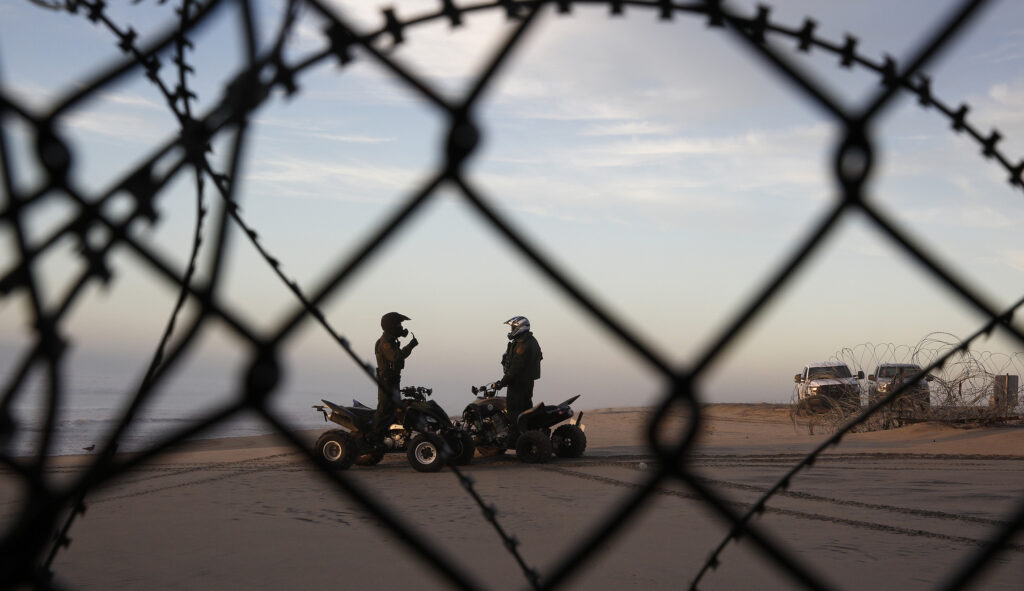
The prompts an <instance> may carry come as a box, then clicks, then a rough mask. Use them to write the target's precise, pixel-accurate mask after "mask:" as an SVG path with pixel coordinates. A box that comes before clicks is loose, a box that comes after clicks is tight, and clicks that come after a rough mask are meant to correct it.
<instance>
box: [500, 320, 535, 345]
mask: <svg viewBox="0 0 1024 591" xmlns="http://www.w3.org/2000/svg"><path fill="white" fill-rule="evenodd" d="M504 323H505V324H507V325H509V326H511V327H512V330H510V331H509V332H508V338H509V340H512V339H514V338H516V337H517V336H519V335H521V334H523V333H524V332H529V331H530V321H529V320H527V319H526V316H513V317H511V318H509V319H508V320H506V321H505V322H504Z"/></svg>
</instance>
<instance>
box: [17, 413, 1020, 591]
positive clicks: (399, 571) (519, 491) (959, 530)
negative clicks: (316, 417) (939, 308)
mask: <svg viewBox="0 0 1024 591" xmlns="http://www.w3.org/2000/svg"><path fill="white" fill-rule="evenodd" d="M649 417H650V409H643V408H619V409H599V410H590V411H585V414H584V420H583V422H584V424H586V434H587V438H588V447H587V451H586V453H585V454H584V455H583V457H581V458H579V459H572V460H568V459H559V458H554V459H553V460H552V461H551V462H550V463H547V464H542V465H529V464H523V463H520V462H519V461H517V460H516V458H515V454H514V453H512V454H509V455H506V456H499V457H494V458H479V457H477V458H476V459H475V460H474V462H473V463H472V464H471V465H469V466H467V467H465V468H464V469H463V473H464V474H466V475H468V476H469V477H471V478H472V480H473V481H474V483H475V484H474V490H475V491H476V492H477V493H478V494H479V495H480V497H481V498H482V499H484V501H485V502H486V503H488V504H491V505H493V506H495V507H496V508H497V520H498V522H499V523H500V525H501V527H502V528H504V529H505V530H506V531H507V532H508V533H509V534H510V535H512V536H514V537H515V538H517V539H518V540H519V541H520V542H521V544H520V546H519V549H520V552H521V554H522V557H523V559H524V561H525V562H526V564H527V565H529V566H530V567H532V568H535V569H537V570H538V571H539V573H540V575H541V577H542V579H543V578H544V577H545V576H547V575H548V574H549V573H550V572H551V571H552V569H554V568H556V567H557V566H558V565H559V564H560V563H561V562H562V561H563V560H564V559H565V557H566V556H567V555H568V553H569V552H570V550H571V549H572V548H573V547H574V546H575V545H576V544H578V543H579V540H580V538H581V537H584V536H586V535H588V534H589V533H590V532H591V531H593V529H594V528H595V527H597V526H598V525H599V524H600V523H602V521H603V520H604V519H605V518H606V516H607V515H608V514H609V513H610V512H612V511H613V510H615V509H616V508H617V507H618V506H619V505H620V504H621V503H623V502H624V500H625V499H626V498H627V497H628V496H630V495H632V494H635V492H636V490H637V489H638V486H640V485H641V484H642V483H643V482H644V481H645V480H646V479H648V478H650V476H651V474H652V466H653V465H654V462H653V461H652V458H653V455H652V453H651V451H650V448H649V447H648V445H647V435H646V424H647V421H648V420H649ZM704 417H705V420H704V422H703V423H702V426H701V429H700V436H699V439H698V441H697V443H696V445H695V447H694V450H693V453H692V454H691V460H690V461H691V466H692V469H693V471H694V472H695V473H696V474H697V475H698V476H699V479H700V482H701V483H702V484H703V485H704V486H706V487H708V488H710V489H712V490H713V491H715V493H716V494H718V495H720V496H721V497H722V498H723V500H725V501H726V502H727V503H728V504H729V506H731V507H733V508H734V509H735V510H737V511H742V510H745V508H746V507H747V506H749V504H750V503H752V502H754V501H755V500H756V499H757V498H758V497H759V496H760V494H761V493H762V491H763V490H765V489H766V488H767V487H769V486H771V485H772V484H774V483H775V482H776V481H777V480H778V479H779V478H780V477H781V476H782V475H783V474H785V473H786V472H787V471H788V470H789V469H790V467H791V466H793V465H794V464H795V463H796V462H798V461H799V460H800V459H801V458H802V457H803V456H804V455H805V454H807V453H808V452H809V451H810V450H811V449H813V448H814V447H815V445H817V444H818V443H820V442H821V441H823V440H824V439H825V438H826V437H827V433H824V432H822V429H820V428H817V429H815V431H814V433H813V434H812V433H810V429H809V428H808V427H807V425H805V424H794V423H793V422H792V420H791V419H790V415H789V411H788V408H787V407H783V406H776V405H768V404H722V405H711V406H708V407H707V408H706V412H705V415H704ZM685 424H686V421H685V418H684V417H673V418H672V419H671V420H669V421H667V422H666V425H665V427H666V429H664V433H663V436H664V437H665V438H671V437H673V436H676V437H677V436H678V433H679V431H680V429H681V428H682V426H683V425H685ZM322 430H323V429H316V430H310V431H303V432H301V433H300V436H301V437H302V439H303V440H304V441H309V442H312V441H313V440H314V439H315V437H316V436H317V435H318V434H319V433H320V432H321V431H322ZM91 459H92V457H91V456H88V455H83V456H67V457H62V458H59V461H57V462H56V464H57V466H56V467H55V468H54V469H53V471H52V472H53V477H54V478H66V477H69V476H74V475H75V474H77V473H80V471H81V469H82V466H83V465H84V464H86V463H87V462H89V461H90V460H91ZM0 475H2V476H0V477H2V479H3V484H2V485H0V491H2V492H0V508H2V509H0V511H2V513H0V524H8V523H10V521H11V519H12V518H13V516H14V515H15V514H16V512H17V511H18V510H19V507H20V499H19V498H18V496H17V495H18V494H19V493H20V491H21V489H20V487H15V486H10V485H9V483H10V478H11V475H10V473H9V472H2V473H0ZM343 475H344V477H345V478H347V479H350V482H352V483H353V484H354V485H356V486H358V487H359V488H360V489H361V490H363V491H365V492H366V493H367V494H368V495H370V496H371V497H372V498H373V499H375V500H376V501H378V502H380V503H382V504H383V505H385V506H387V507H388V508H389V509H390V510H391V511H393V512H394V514H395V515H396V516H398V517H399V518H400V519H401V520H402V522H403V523H405V524H407V525H408V527H409V528H410V529H411V530H413V531H415V532H417V533H418V534H419V535H420V536H422V539H423V540H424V541H425V543H426V544H428V545H429V546H430V547H432V548H434V549H435V550H437V552H439V553H440V554H441V555H442V556H444V557H445V558H446V559H447V560H449V561H450V562H451V563H453V564H454V565H456V566H457V568H459V569H460V571H461V573H462V574H463V576H464V577H465V578H466V579H468V580H469V581H470V582H471V583H472V585H474V586H476V587H478V588H486V589H523V588H528V586H529V585H528V583H527V580H526V578H525V577H524V575H523V573H522V571H521V570H520V567H519V566H518V565H517V563H516V561H515V560H514V558H513V557H512V555H511V554H510V553H509V552H508V551H506V549H505V548H504V546H503V543H502V541H501V538H500V537H499V536H498V534H497V533H496V532H495V530H494V528H493V527H492V525H491V524H490V523H488V522H487V521H486V520H485V519H484V516H483V513H482V511H481V509H480V507H479V506H478V505H477V504H476V503H475V502H474V501H473V499H472V498H471V497H470V495H469V494H468V493H467V491H466V490H465V489H464V488H463V486H462V485H461V484H460V481H459V479H458V478H457V477H456V476H455V475H454V474H453V473H452V472H451V471H449V470H445V471H442V472H440V473H437V474H422V473H418V472H416V471H414V470H413V469H412V468H411V467H410V466H409V464H408V462H407V461H406V458H405V456H404V454H390V455H388V456H386V457H385V459H384V461H383V462H381V464H379V465H377V466H374V467H353V468H352V469H350V470H348V471H345V472H344V473H343ZM1022 491H1024V426H1022V425H1005V426H996V427H985V428H978V427H976V428H967V427H965V428H954V427H949V426H943V425H935V424H927V423H925V424H916V425H912V426H909V427H904V428H900V429H895V430H890V431H884V432H872V433H853V434H850V435H848V436H847V437H846V438H844V439H843V441H842V442H841V444H840V445H839V446H836V447H834V448H830V449H829V450H828V451H827V452H826V453H825V454H824V455H823V456H822V458H821V459H820V460H819V461H818V462H816V463H815V465H814V466H813V467H812V468H810V469H808V470H805V471H803V472H801V473H800V474H799V475H797V476H796V477H795V478H794V479H793V481H792V483H791V486H790V487H789V488H788V490H787V491H786V492H784V493H781V494H779V495H776V496H774V497H773V498H772V499H771V500H770V501H769V502H768V505H767V510H766V511H765V512H764V513H763V514H762V515H761V516H759V517H757V518H756V519H755V524H756V526H757V527H758V531H759V532H761V533H763V534H764V535H765V536H766V537H768V538H770V539H771V540H772V541H773V543H774V544H777V545H778V546H779V547H780V548H782V549H783V550H784V551H785V552H786V554H787V555H789V556H790V557H792V558H793V559H794V560H795V561H796V562H797V563H798V564H800V565H801V566H803V567H806V568H807V569H809V570H810V571H811V572H812V573H813V574H814V575H815V576H817V577H818V578H819V579H820V580H822V581H824V582H825V583H826V584H829V585H831V586H834V587H835V588H843V589H847V588H849V589H854V588H858V589H899V590H901V591H906V590H911V589H930V588H935V587H936V586H938V585H939V584H940V583H941V582H942V581H944V580H945V579H946V578H947V577H948V576H949V575H950V574H951V573H952V572H954V570H955V569H956V567H957V566H958V565H959V564H961V563H962V562H963V561H965V560H967V559H968V558H969V557H970V555H971V554H972V553H973V552H976V551H977V550H978V549H979V547H980V545H981V544H982V543H983V542H984V540H986V539H987V537H989V536H990V535H991V534H992V532H993V531H995V530H996V529H997V528H998V527H999V525H1000V523H1001V522H1002V521H1003V520H1004V519H1006V518H1007V513H1008V512H1009V511H1011V510H1012V509H1013V508H1015V507H1017V506H1019V504H1020V503H1021V502H1022V497H1024V492H1022ZM86 506H87V512H86V513H85V515H84V516H81V517H80V518H79V519H78V520H77V521H76V522H75V524H74V526H73V528H72V530H71V532H70V537H71V538H72V543H71V544H70V546H69V547H67V548H65V549H62V550H61V551H60V552H59V554H58V555H57V557H56V559H55V560H54V562H53V571H54V573H55V580H56V581H57V582H58V583H59V584H62V585H66V586H67V587H69V588H75V589H104V590H109V589H233V588H238V589H242V588H244V589H286V588H293V589H328V588H346V589H398V588H409V586H412V588H415V589H446V588H451V587H452V582H451V581H450V580H448V579H445V578H444V577H442V576H441V575H439V574H438V573H437V571H435V570H434V569H433V568H431V567H430V566H429V565H427V564H425V563H424V561H423V560H422V559H421V558H419V557H418V556H417V555H414V554H413V553H411V552H410V551H409V550H408V548H407V546H406V545H405V543H404V542H403V541H402V540H401V539H400V538H399V537H398V536H397V535H396V534H394V533H393V532H391V531H390V530H388V529H386V528H384V527H382V526H381V524H380V523H379V521H378V520H377V519H376V518H375V517H373V516H372V515H370V514H368V513H367V512H366V511H365V510H364V509H363V508H362V507H361V506H360V505H359V504H358V503H356V502H355V501H354V500H353V499H352V498H351V497H350V496H349V495H347V494H346V493H344V492H343V491H340V490H339V489H338V487H337V486H335V484H334V483H333V482H331V481H330V479H329V478H327V477H325V476H324V474H322V473H321V472H320V471H319V470H318V468H317V467H316V466H314V465H312V463H311V462H310V461H309V460H308V458H307V457H305V456H304V455H303V454H301V453H299V452H298V451H297V450H295V449H292V448H290V447H288V446H287V445H284V444H283V442H282V440H280V439H279V438H278V437H276V436H259V437H247V438H237V439H218V440H205V441H200V442H196V443H193V444H190V445H189V447H188V448H187V449H184V450H182V451H179V452H176V453H172V454H167V455H164V456H161V457H159V458H157V459H156V460H155V461H152V462H150V463H147V464H145V465H144V466H142V467H141V468H140V469H139V470H137V471H134V472H132V473H131V474H129V475H127V476H125V477H123V478H121V479H119V480H118V481H116V482H115V483H112V484H111V485H109V486H106V487H104V488H102V489H99V490H96V491H94V492H93V493H92V494H91V495H89V496H88V497H87V498H86ZM727 532H728V527H727V525H726V524H725V522H724V521H722V520H721V519H720V518H719V517H718V516H717V514H715V513H714V512H713V511H712V510H711V509H710V508H709V506H708V504H707V503H706V502H705V501H703V500H702V499H701V498H699V496H698V495H697V494H696V493H695V491H694V490H693V489H692V488H691V487H689V486H687V485H686V484H685V483H683V482H682V481H680V480H679V479H670V480H665V481H663V482H661V483H659V485H658V487H657V489H656V491H655V492H654V494H652V496H651V497H650V499H649V501H648V502H647V503H645V505H644V506H643V507H642V508H641V509H640V510H639V511H638V512H637V513H636V514H635V515H634V516H633V518H632V519H631V521H629V523H628V524H627V525H626V526H625V527H624V528H622V529H621V530H619V531H618V533H617V534H616V535H614V536H613V537H611V538H610V539H608V540H607V541H606V543H605V544H603V545H602V546H601V547H600V549H599V551H598V552H597V554H595V555H594V556H593V557H591V558H590V559H589V560H587V561H586V562H585V563H584V566H583V568H582V569H581V570H579V571H577V572H576V573H575V574H573V575H572V576H571V577H570V578H569V579H568V580H567V581H566V582H565V585H564V588H569V589H581V590H582V589H587V590H594V589H679V588H686V587H687V586H688V585H689V584H690V583H691V581H692V580H693V577H694V576H695V575H696V574H697V572H698V571H699V570H700V569H701V567H702V566H703V564H704V563H705V561H706V560H707V558H708V556H709V554H710V553H711V551H712V550H713V549H714V548H715V547H716V546H717V545H718V544H719V542H720V541H721V540H722V539H723V538H724V537H725V536H726V534H727ZM720 558H721V562H720V565H719V566H718V568H717V569H716V570H713V571H710V572H708V573H707V574H706V575H705V576H704V578H703V579H702V581H701V584H700V588H701V589H738V588H744V589H755V588H756V589H791V588H794V587H796V584H795V582H794V580H793V579H792V578H790V577H789V575H787V574H786V573H784V572H782V571H780V570H779V568H778V567H777V566H776V565H775V564H774V563H773V562H772V561H770V560H769V559H767V558H766V557H765V555H764V553H763V552H762V551H761V550H760V549H759V548H757V547H756V546H755V545H754V544H753V543H751V542H750V541H749V540H747V539H741V540H740V541H739V542H733V543H730V545H729V546H727V547H726V548H725V550H724V552H723V553H722V555H721V557H720ZM1022 580H1024V534H1020V533H1019V534H1018V535H1017V536H1016V537H1015V539H1014V540H1013V545H1012V546H1011V547H1010V548H1009V549H1008V550H1007V551H1005V552H1004V553H1003V554H1001V555H1000V557H999V558H998V559H997V560H996V562H995V563H994V564H993V565H991V567H990V568H988V569H987V570H986V571H985V574H984V576H983V577H982V578H981V579H979V580H978V581H976V585H975V588H978V589H982V588H983V589H1008V590H1009V589H1013V590H1019V589H1020V588H1021V585H1022V583H1021V581H1022Z"/></svg>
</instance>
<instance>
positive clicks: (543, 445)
mask: <svg viewBox="0 0 1024 591" xmlns="http://www.w3.org/2000/svg"><path fill="white" fill-rule="evenodd" d="M516 455H517V456H519V459H520V460H522V461H524V462H526V463H528V464H540V463H543V462H546V461H548V460H550V459H551V439H549V438H548V434H547V433H545V432H543V431H527V432H526V433H523V434H522V435H520V436H519V441H517V442H516Z"/></svg>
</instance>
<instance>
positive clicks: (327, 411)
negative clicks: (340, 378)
mask: <svg viewBox="0 0 1024 591" xmlns="http://www.w3.org/2000/svg"><path fill="white" fill-rule="evenodd" d="M431 392H432V390H431V389H430V388H424V387H422V386H407V387H405V388H402V389H401V395H402V397H401V400H399V402H398V403H397V405H396V407H397V408H396V411H395V414H396V417H397V418H396V420H395V423H394V424H393V425H391V428H390V429H389V430H388V432H387V434H386V435H385V436H384V440H383V441H382V442H374V441H372V440H371V438H370V434H371V433H372V432H373V415H374V413H375V412H376V410H375V409H372V408H370V407H368V406H366V405H365V404H363V403H361V402H359V401H358V400H353V401H352V406H340V405H337V404H334V403H333V402H330V401H327V400H322V401H323V403H324V405H326V406H324V405H320V404H314V405H313V408H315V409H317V410H319V411H320V412H321V413H323V415H324V420H325V421H331V422H333V423H337V424H338V425H340V426H341V429H332V430H330V431H327V432H325V433H324V434H323V435H321V436H320V438H319V439H317V442H316V452H317V454H318V455H319V457H320V459H322V460H323V461H324V462H326V463H327V464H328V465H330V466H331V467H333V468H335V469H338V470H344V469H347V468H349V467H350V466H351V465H352V464H356V465H358V466H372V465H374V464H376V463H378V462H380V461H381V460H382V459H383V458H384V454H385V453H389V452H405V454H406V456H407V457H408V459H409V463H410V464H411V465H412V467H413V468H415V469H416V470H418V471H420V472H437V471H438V470H440V469H441V468H443V467H444V466H445V463H446V462H451V463H452V464H455V465H463V464H468V463H469V462H470V460H471V459H472V458H473V452H474V447H473V439H472V438H471V437H470V436H469V433H467V432H466V431H464V430H463V429H461V428H459V427H458V426H456V425H455V424H454V423H452V420H451V419H450V418H449V417H448V414H447V413H445V412H444V410H442V409H441V406H440V405H439V404H438V403H437V402H435V401H433V400H427V396H429V395H430V393H431Z"/></svg>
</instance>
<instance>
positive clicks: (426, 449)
mask: <svg viewBox="0 0 1024 591" xmlns="http://www.w3.org/2000/svg"><path fill="white" fill-rule="evenodd" d="M406 456H408V457H409V463H410V464H412V467H413V468H415V469H416V471H418V472H437V471H438V470H440V469H441V468H444V459H443V458H442V457H441V439H440V438H438V437H437V436H436V435H428V434H426V433H421V434H420V435H417V436H416V437H413V438H412V441H410V442H409V451H408V452H406Z"/></svg>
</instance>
